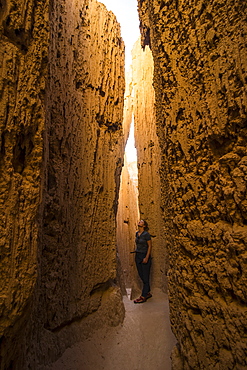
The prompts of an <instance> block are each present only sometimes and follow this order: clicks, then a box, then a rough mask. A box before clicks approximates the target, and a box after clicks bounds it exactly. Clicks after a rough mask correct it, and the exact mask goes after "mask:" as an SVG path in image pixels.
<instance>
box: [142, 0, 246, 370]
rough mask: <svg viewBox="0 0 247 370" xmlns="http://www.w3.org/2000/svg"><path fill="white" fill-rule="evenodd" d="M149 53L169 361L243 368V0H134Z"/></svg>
mask: <svg viewBox="0 0 247 370" xmlns="http://www.w3.org/2000/svg"><path fill="white" fill-rule="evenodd" d="M138 3H139V14H140V18H141V22H142V44H143V46H144V45H150V46H151V49H152V52H153V56H154V88H155V97H156V118H157V127H158V136H159V141H160V145H161V148H162V153H161V154H162V156H161V157H162V171H161V174H162V175H161V184H162V206H163V208H164V215H163V216H164V219H165V222H166V234H167V239H168V240H169V248H170V272H169V294H170V305H171V322H172V328H173V332H174V333H175V336H176V338H177V340H178V343H179V345H178V347H177V349H176V350H174V355H173V367H174V369H176V370H178V369H207V370H208V369H219V370H222V369H245V368H246V366H247V362H246V350H247V338H246V330H247V310H246V300H247V290H246V280H247V275H246V271H247V259H246V255H247V251H246V238H247V227H246V223H247V222H246V220H247V216H246V215H247V213H246V171H247V167H246V163H247V151H246V140H247V135H246V118H247V117H246V105H247V103H246V81H247V78H246V77H247V75H246V73H247V62H246V61H247V55H246V54H247V50H246V31H247V30H246V27H247V26H246V10H247V9H246V7H247V5H246V3H244V2H240V1H233V0H226V1H225V0H224V1H223V0H220V1H219V0H217V1H211V2H206V1H202V0H201V1H197V2H194V1H185V0H182V1H179V2H178V1H157V0H139V1H138Z"/></svg>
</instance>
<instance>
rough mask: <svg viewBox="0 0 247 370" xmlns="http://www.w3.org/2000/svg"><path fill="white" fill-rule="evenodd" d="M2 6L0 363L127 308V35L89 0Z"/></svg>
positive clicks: (35, 361) (33, 358)
mask: <svg viewBox="0 0 247 370" xmlns="http://www.w3.org/2000/svg"><path fill="white" fill-rule="evenodd" d="M3 6H4V9H3V12H2V15H1V52H0V55H1V60H2V63H1V66H2V67H1V76H2V77H1V86H2V88H1V111H0V116H1V138H2V139H1V140H2V141H1V152H2V157H1V169H2V176H1V192H2V193H1V213H2V215H4V216H2V221H1V222H2V226H1V227H2V228H1V238H2V239H1V241H2V246H3V250H4V254H3V259H2V267H1V271H2V273H3V279H2V280H1V281H2V282H4V284H3V288H2V291H1V299H2V303H3V304H2V305H1V308H2V312H1V313H2V315H1V320H2V321H1V326H2V333H3V335H4V337H3V340H2V346H1V356H2V359H3V360H2V364H1V366H2V367H1V369H7V368H9V367H10V366H11V367H12V368H16V369H25V368H27V367H28V366H30V368H32V369H38V368H39V366H40V367H41V368H42V366H43V365H44V364H47V363H49V361H52V360H54V359H56V358H57V357H58V356H59V355H60V354H61V352H62V351H63V350H64V349H65V348H66V347H67V346H69V345H71V343H73V342H75V341H76V340H80V339H81V338H82V337H87V336H88V335H89V334H90V333H91V332H92V331H93V330H94V329H95V328H96V327H98V326H99V325H103V324H104V323H105V324H108V325H117V324H118V323H119V322H121V320H122V319H123V316H124V309H123V304H122V301H121V294H120V292H119V287H118V286H117V285H116V275H117V266H116V235H115V228H116V226H115V222H116V221H115V219H116V210H117V200H118V192H119V185H120V173H121V168H122V162H123V148H124V141H123V131H122V113H123V100H124V45H123V42H122V39H121V37H120V27H119V25H118V23H117V22H116V18H115V16H114V15H113V13H111V12H110V13H109V12H108V11H107V10H106V8H105V7H104V6H103V5H102V4H100V3H97V1H95V0H87V1H86V0H85V1H82V2H80V4H79V3H78V2H77V1H67V0H59V1H58V0H57V1H52V2H48V1H46V2H32V1H29V2H21V3H20V4H19V2H18V4H17V2H16V1H13V0H9V1H6V2H4V4H3ZM37 273H38V275H37ZM103 318H104V320H103Z"/></svg>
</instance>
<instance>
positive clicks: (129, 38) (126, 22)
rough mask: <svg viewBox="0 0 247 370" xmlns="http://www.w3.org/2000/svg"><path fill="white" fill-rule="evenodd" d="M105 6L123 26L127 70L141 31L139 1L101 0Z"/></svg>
mask: <svg viewBox="0 0 247 370" xmlns="http://www.w3.org/2000/svg"><path fill="white" fill-rule="evenodd" d="M99 1H100V2H101V3H103V4H105V6H106V7H107V9H108V10H111V11H112V12H113V13H114V14H115V15H116V17H117V20H118V22H119V23H120V25H121V33H122V38H123V40H124V43H125V55H126V57H125V61H126V70H128V69H129V65H130V64H131V50H132V47H133V45H134V43H135V42H136V41H137V39H138V37H139V35H140V30H139V18H138V13H137V0H99Z"/></svg>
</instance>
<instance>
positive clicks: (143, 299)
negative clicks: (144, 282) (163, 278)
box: [134, 296, 147, 303]
mask: <svg viewBox="0 0 247 370" xmlns="http://www.w3.org/2000/svg"><path fill="white" fill-rule="evenodd" d="M146 300H147V299H146V298H145V297H143V296H140V297H139V298H137V299H135V300H134V303H144V302H146Z"/></svg>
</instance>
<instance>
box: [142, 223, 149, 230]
mask: <svg viewBox="0 0 247 370" xmlns="http://www.w3.org/2000/svg"><path fill="white" fill-rule="evenodd" d="M143 222H144V230H145V231H148V230H149V227H148V223H147V221H145V220H143Z"/></svg>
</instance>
